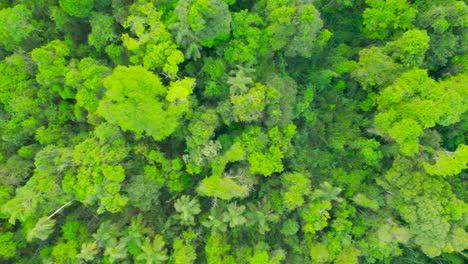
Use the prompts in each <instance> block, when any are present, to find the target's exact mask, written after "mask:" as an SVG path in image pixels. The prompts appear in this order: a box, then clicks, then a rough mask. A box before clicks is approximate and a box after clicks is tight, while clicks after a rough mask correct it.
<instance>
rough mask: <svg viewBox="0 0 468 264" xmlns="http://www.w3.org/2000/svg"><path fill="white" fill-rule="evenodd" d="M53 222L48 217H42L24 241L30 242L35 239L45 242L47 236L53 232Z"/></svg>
mask: <svg viewBox="0 0 468 264" xmlns="http://www.w3.org/2000/svg"><path fill="white" fill-rule="evenodd" d="M54 225H55V220H54V219H51V218H50V217H47V216H44V217H42V218H40V219H39V220H38V221H37V223H36V226H34V228H33V229H31V230H30V231H29V232H28V235H27V237H26V239H27V240H28V241H31V240H33V239H35V238H38V239H40V240H46V239H47V238H48V237H49V235H50V234H51V233H52V232H53V231H54Z"/></svg>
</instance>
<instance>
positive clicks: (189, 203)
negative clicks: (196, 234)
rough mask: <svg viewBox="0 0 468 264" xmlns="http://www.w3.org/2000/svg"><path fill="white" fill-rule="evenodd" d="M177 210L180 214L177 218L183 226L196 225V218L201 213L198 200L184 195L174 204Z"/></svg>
mask: <svg viewBox="0 0 468 264" xmlns="http://www.w3.org/2000/svg"><path fill="white" fill-rule="evenodd" d="M174 207H175V210H176V211H177V212H178V213H179V214H177V215H176V216H175V217H176V219H178V220H180V222H181V224H183V225H194V224H195V218H194V216H195V215H197V214H199V213H200V212H201V209H200V204H199V203H198V200H197V199H196V198H193V199H190V196H187V195H183V196H182V197H180V198H179V199H177V201H176V202H175V204H174Z"/></svg>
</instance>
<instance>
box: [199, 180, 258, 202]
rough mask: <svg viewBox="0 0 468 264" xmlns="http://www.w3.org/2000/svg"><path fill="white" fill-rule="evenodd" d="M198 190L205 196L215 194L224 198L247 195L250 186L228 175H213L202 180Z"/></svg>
mask: <svg viewBox="0 0 468 264" xmlns="http://www.w3.org/2000/svg"><path fill="white" fill-rule="evenodd" d="M197 191H198V192H199V193H200V194H202V195H205V196H214V197H218V198H221V199H224V200H230V199H232V198H237V197H246V196H247V195H248V194H249V187H248V186H244V185H240V184H238V183H236V182H235V181H234V180H232V179H229V178H227V177H222V178H221V177H218V176H211V177H208V178H205V179H204V180H202V182H201V183H200V185H199V186H198V188H197Z"/></svg>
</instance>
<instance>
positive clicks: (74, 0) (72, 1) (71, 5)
mask: <svg viewBox="0 0 468 264" xmlns="http://www.w3.org/2000/svg"><path fill="white" fill-rule="evenodd" d="M59 4H60V7H61V8H62V9H63V10H64V11H65V12H67V13H68V14H69V15H70V16H74V17H78V18H85V17H88V16H89V15H90V14H91V10H92V9H93V6H94V0H83V1H82V0H59Z"/></svg>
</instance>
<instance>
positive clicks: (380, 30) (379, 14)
mask: <svg viewBox="0 0 468 264" xmlns="http://www.w3.org/2000/svg"><path fill="white" fill-rule="evenodd" d="M366 3H367V4H368V5H369V6H370V8H366V10H364V13H363V19H364V21H363V24H364V29H363V32H364V33H365V34H366V35H367V37H369V38H375V39H386V38H388V37H390V36H392V35H393V34H394V32H396V31H398V30H401V29H403V30H405V29H410V28H412V27H414V26H413V25H412V24H411V22H412V21H413V20H414V19H415V17H416V14H417V12H418V11H417V10H416V9H414V8H413V7H412V6H411V4H410V3H408V1H407V0H366Z"/></svg>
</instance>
